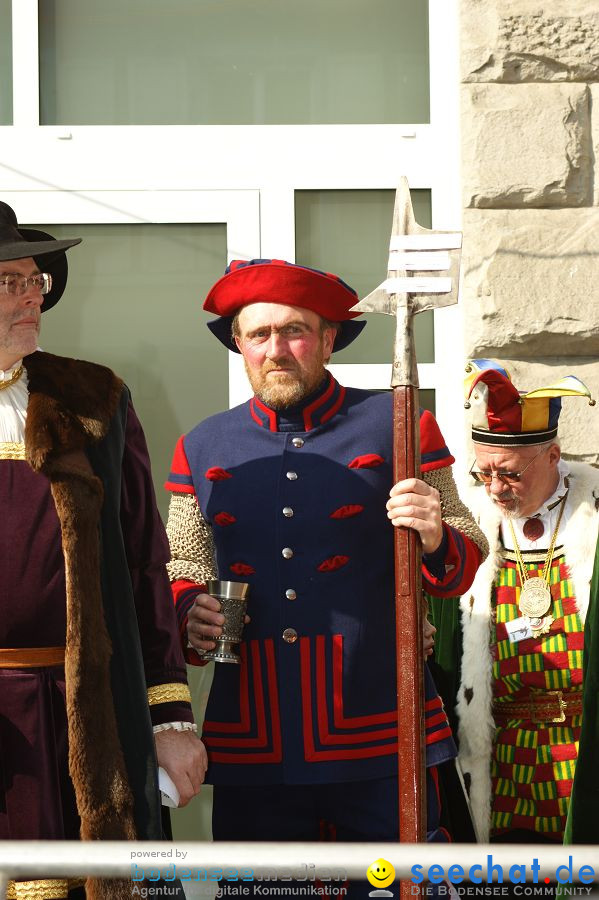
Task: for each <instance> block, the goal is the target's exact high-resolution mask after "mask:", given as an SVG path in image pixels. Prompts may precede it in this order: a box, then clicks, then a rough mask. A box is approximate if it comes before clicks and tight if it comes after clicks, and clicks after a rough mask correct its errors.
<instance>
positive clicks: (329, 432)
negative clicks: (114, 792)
mask: <svg viewBox="0 0 599 900" xmlns="http://www.w3.org/2000/svg"><path fill="white" fill-rule="evenodd" d="M357 299H358V298H357V295H356V293H355V291H354V290H353V289H352V288H350V287H349V286H348V285H347V284H345V283H344V282H343V281H341V279H339V278H338V277H336V276H335V275H331V274H329V273H324V272H319V271H315V270H313V269H309V268H306V267H304V266H298V265H294V264H291V263H287V262H284V261H282V260H265V259H259V260H252V261H250V262H239V261H238V262H233V263H231V265H230V266H229V268H228V269H227V271H226V274H225V275H224V277H222V278H221V279H220V280H219V281H218V282H217V283H216V284H215V285H214V286H213V287H212V289H211V290H210V292H209V294H208V297H207V299H206V301H205V303H204V309H206V310H208V311H210V312H212V313H215V314H216V315H217V316H218V317H219V318H217V319H215V320H214V321H211V322H209V323H208V326H209V328H210V329H211V330H212V332H213V333H214V334H215V335H216V336H217V337H218V338H219V340H221V341H222V343H223V344H224V346H225V347H226V348H227V349H228V350H230V351H233V352H238V353H241V354H242V356H243V358H244V362H245V367H246V371H247V374H248V377H249V380H250V382H251V385H252V388H253V390H254V396H253V397H252V399H251V400H250V401H249V402H247V403H244V404H242V405H241V406H238V407H236V408H234V409H231V410H228V411H227V412H224V413H221V414H219V415H216V416H213V417H212V418H209V419H207V420H205V421H204V422H202V423H201V424H200V425H198V426H197V427H196V428H194V429H193V430H192V431H190V432H189V434H187V435H185V436H184V437H182V438H181V439H180V440H179V442H178V444H177V447H176V450H175V453H174V459H173V464H172V471H171V473H170V476H169V479H168V482H167V484H166V487H167V489H168V490H170V491H172V498H171V504H170V513H169V523H168V527H167V531H168V533H169V538H170V542H171V553H172V561H171V563H170V574H171V579H172V583H173V584H172V586H173V591H174V597H175V603H176V608H177V612H178V615H179V619H180V624H181V632H182V636H183V638H184V643H185V646H186V648H187V654H188V660H189V661H190V662H192V663H195V664H201V663H202V654H203V653H204V652H206V651H208V650H211V649H212V648H213V647H214V646H215V644H214V638H215V637H217V636H219V635H220V634H221V630H222V628H221V626H222V623H223V616H222V614H221V613H220V612H219V607H220V604H219V602H218V600H216V599H215V598H213V597H211V596H210V595H209V594H208V593H207V592H206V589H205V582H206V579H207V578H212V577H215V576H216V575H218V577H219V578H221V579H229V580H233V581H236V580H237V581H247V582H249V585H250V594H249V604H248V612H249V615H250V622H249V623H248V624H247V625H246V628H245V632H244V640H243V642H242V646H241V655H242V660H241V665H240V666H237V665H222V664H215V666H214V668H215V672H214V682H213V685H212V689H211V693H210V698H209V701H208V708H207V711H206V719H205V722H204V729H203V739H204V742H205V744H206V746H207V748H208V754H209V778H208V781H209V783H211V784H213V785H214V813H213V832H214V837H215V838H216V839H220V840H318V839H319V835H320V830H319V829H320V824H321V822H322V821H325V820H326V822H328V823H329V824H331V825H333V826H334V828H335V830H336V835H337V837H338V838H339V840H394V839H397V827H398V815H397V775H396V769H397V759H396V752H397V732H396V719H397V710H396V693H395V691H396V687H395V639H394V635H395V626H394V600H393V598H394V569H393V528H392V527H391V525H390V523H392V524H393V525H397V526H400V525H401V526H405V527H412V528H415V529H416V530H417V531H418V533H419V534H420V536H421V538H422V544H423V550H424V557H423V581H424V587H425V590H426V591H428V592H430V593H431V594H435V595H442V596H455V595H456V594H458V593H461V592H462V591H463V590H464V589H465V587H466V585H469V584H471V582H472V578H473V576H474V573H475V571H476V569H477V567H478V565H479V562H480V560H481V558H482V557H483V556H484V553H485V552H486V548H485V541H484V539H483V537H482V535H481V533H480V532H479V530H478V529H477V527H476V526H475V524H474V522H473V520H472V517H471V516H470V514H469V512H468V510H467V509H466V508H465V507H464V505H463V504H462V503H461V502H460V500H459V497H458V495H457V491H456V488H455V484H454V481H453V477H452V474H451V464H452V462H453V457H452V456H451V454H450V452H449V450H448V449H447V447H446V445H445V441H444V439H443V437H442V435H441V433H440V431H439V428H438V425H437V423H436V421H435V419H434V417H433V416H432V414H431V413H429V412H424V411H423V412H422V414H421V418H420V430H421V452H422V471H423V477H422V480H411V481H406V482H401V483H399V484H396V485H395V486H394V485H393V480H392V414H391V406H392V403H391V401H392V398H391V395H390V394H389V393H386V392H374V391H365V390H357V389H353V388H347V389H346V388H344V387H343V386H342V385H341V384H339V383H338V382H337V381H336V379H335V378H333V376H332V375H331V374H330V373H329V372H328V371H327V369H326V368H325V366H326V363H327V362H328V360H329V357H330V355H331V353H332V352H334V351H336V350H340V349H342V348H343V347H346V346H347V345H348V344H349V343H350V342H351V341H353V340H354V339H355V338H356V337H357V335H358V334H359V332H360V331H361V330H362V328H363V327H364V324H365V323H364V322H356V321H355V317H356V315H357V313H354V312H352V311H351V307H352V306H353V305H354V304H355V303H356V302H357ZM390 494H391V496H390ZM426 712H427V747H428V760H429V764H431V765H433V766H434V765H435V764H437V763H440V762H443V761H444V760H446V759H448V758H450V757H451V756H452V755H453V753H454V750H453V740H452V738H451V732H450V729H449V727H448V724H447V719H446V717H445V713H444V710H443V708H442V704H441V701H440V699H439V697H438V696H437V694H436V691H435V690H434V687H433V685H432V682H429V683H427V703H426ZM430 800H431V803H434V801H435V791H434V790H432V789H431V791H430ZM435 815H436V814H432V815H431V818H429V830H430V831H431V832H432V833H433V834H434V837H435V838H439V837H440V834H441V833H440V831H439V829H438V828H437V824H438V823H437V822H436V820H435Z"/></svg>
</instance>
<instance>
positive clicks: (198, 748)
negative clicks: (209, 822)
mask: <svg viewBox="0 0 599 900" xmlns="http://www.w3.org/2000/svg"><path fill="white" fill-rule="evenodd" d="M154 742H155V744H156V757H157V759H158V765H159V766H162V768H163V769H166V771H167V772H168V774H169V775H170V777H171V778H172V779H173V781H174V783H175V787H176V788H177V790H178V791H179V796H180V800H179V806H186V805H187V804H188V803H189V801H190V800H191V798H192V797H195V795H196V794H197V793H199V790H200V787H201V785H202V783H203V781H204V777H205V775H206V769H207V767H208V756H207V754H206V748H205V747H204V745H203V743H202V742H201V740H200V739H199V737H198V736H197V735H196V734H195V732H193V731H176V730H175V729H174V728H168V729H166V730H165V731H158V732H157V733H156V734H155V735H154Z"/></svg>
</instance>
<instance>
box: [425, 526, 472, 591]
mask: <svg viewBox="0 0 599 900" xmlns="http://www.w3.org/2000/svg"><path fill="white" fill-rule="evenodd" d="M443 527H444V529H445V532H446V534H447V553H446V556H445V568H446V573H445V578H444V579H443V580H442V581H441V580H439V579H438V578H435V576H434V575H431V573H430V572H429V571H428V569H427V568H426V566H423V574H424V576H425V581H426V583H425V585H424V589H425V590H426V591H428V593H429V594H432V595H433V597H444V596H447V587H448V586H449V585H451V590H452V594H455V596H456V603H457V602H458V601H457V598H458V597H459V596H460V595H461V594H465V593H466V591H467V590H468V589H469V588H470V585H471V584H472V582H473V581H474V576H475V575H476V572H477V570H478V567H479V565H480V561H481V552H480V550H479V548H478V547H477V545H476V544H475V543H474V541H473V540H472V539H471V538H469V537H468V535H467V534H464V532H463V531H461V532H459V534H460V536H461V539H462V542H463V551H462V552H463V555H464V558H463V559H462V554H461V553H460V549H459V547H458V546H457V544H456V540H455V537H454V534H453V530H452V529H451V528H450V527H449V526H448V525H447V524H446V523H445V522H444V523H443ZM460 567H462V574H461V577H460V578H459V580H458V581H457V582H456V584H452V582H453V581H454V580H455V578H456V573H457V571H458V570H459V568H460Z"/></svg>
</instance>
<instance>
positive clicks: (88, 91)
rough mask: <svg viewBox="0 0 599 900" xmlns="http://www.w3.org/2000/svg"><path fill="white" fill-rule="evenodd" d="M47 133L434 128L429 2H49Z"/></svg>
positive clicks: (45, 9) (44, 9)
mask: <svg viewBox="0 0 599 900" xmlns="http://www.w3.org/2000/svg"><path fill="white" fill-rule="evenodd" d="M39 6H40V10H39V21H40V104H41V122H42V124H45V125H54V124H73V125H74V124H82V125H161V124H163V125H170V124H182V125H186V124H208V125H210V124H214V125H219V124H224V125H227V124H257V125H260V124H313V123H319V122H323V123H346V124H351V123H386V122H390V123H393V122H410V123H419V122H428V121H429V73H428V4H427V3H425V2H424V0H326V2H322V0H302V2H301V3H298V2H297V0H253V2H252V3H249V2H248V0H194V2H191V0H169V2H168V3H165V2H164V0H127V2H126V3H123V0H102V2H101V3H92V2H90V0H44V2H43V3H40V5H39Z"/></svg>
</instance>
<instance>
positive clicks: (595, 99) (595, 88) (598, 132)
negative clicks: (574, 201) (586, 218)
mask: <svg viewBox="0 0 599 900" xmlns="http://www.w3.org/2000/svg"><path fill="white" fill-rule="evenodd" d="M589 91H590V93H591V109H592V115H591V144H592V147H593V155H594V158H595V168H597V160H599V84H590V85H589ZM593 203H594V205H595V206H599V177H598V176H597V174H596V175H595V190H594V197H593Z"/></svg>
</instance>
